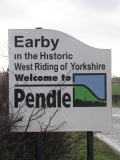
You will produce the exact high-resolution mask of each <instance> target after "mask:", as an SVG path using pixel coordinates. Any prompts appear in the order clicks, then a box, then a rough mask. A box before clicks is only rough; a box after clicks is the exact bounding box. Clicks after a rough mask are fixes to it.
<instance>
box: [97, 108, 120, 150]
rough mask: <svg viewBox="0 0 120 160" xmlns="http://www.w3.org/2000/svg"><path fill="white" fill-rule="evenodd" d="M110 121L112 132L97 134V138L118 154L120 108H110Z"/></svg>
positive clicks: (119, 148) (119, 146)
mask: <svg viewBox="0 0 120 160" xmlns="http://www.w3.org/2000/svg"><path fill="white" fill-rule="evenodd" d="M112 119H113V129H112V131H111V132H104V133H103V134H99V135H98V137H100V138H101V139H102V140H104V141H105V142H107V143H108V144H109V145H110V146H112V147H113V148H115V149H116V150H117V151H119V152H120V107H113V108H112Z"/></svg>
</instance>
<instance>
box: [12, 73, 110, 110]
mask: <svg viewBox="0 0 120 160" xmlns="http://www.w3.org/2000/svg"><path fill="white" fill-rule="evenodd" d="M47 86H48V87H51V85H47ZM59 86H60V85H59ZM61 86H65V87H72V93H71V94H70V93H62V90H55V89H54V90H51V91H50V92H49V93H48V94H47V95H45V93H36V94H32V93H27V94H25V91H24V90H22V89H15V90H14V95H15V100H14V106H15V108H18V106H19V103H21V102H22V101H25V104H26V105H27V107H29V108H33V107H36V108H39V107H48V108H56V107H62V106H64V107H66V108H69V107H106V106H107V98H106V74H73V84H62V85H61ZM28 87H29V86H28ZM36 87H37V86H36ZM40 87H43V85H41V86H40ZM72 97H73V100H72ZM72 102H73V104H71V103H72Z"/></svg>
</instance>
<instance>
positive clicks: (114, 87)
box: [112, 83, 120, 106]
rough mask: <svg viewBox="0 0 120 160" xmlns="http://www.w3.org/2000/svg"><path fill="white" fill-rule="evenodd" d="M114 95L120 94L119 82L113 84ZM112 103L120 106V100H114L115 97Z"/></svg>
mask: <svg viewBox="0 0 120 160" xmlns="http://www.w3.org/2000/svg"><path fill="white" fill-rule="evenodd" d="M112 95H120V85H119V83H114V84H113V85H112ZM112 105H113V106H120V101H119V100H117V101H114V99H113V102H112Z"/></svg>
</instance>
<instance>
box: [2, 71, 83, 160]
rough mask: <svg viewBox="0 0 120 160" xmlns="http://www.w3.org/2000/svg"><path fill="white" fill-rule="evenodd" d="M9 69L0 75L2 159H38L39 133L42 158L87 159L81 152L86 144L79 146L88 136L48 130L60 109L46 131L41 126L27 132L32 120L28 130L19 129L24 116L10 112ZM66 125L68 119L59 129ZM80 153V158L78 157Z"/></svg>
mask: <svg viewBox="0 0 120 160" xmlns="http://www.w3.org/2000/svg"><path fill="white" fill-rule="evenodd" d="M8 72H9V70H7V71H6V72H5V71H4V72H2V73H1V74H0V141H1V142H0V159H1V160H16V159H17V160H21V159H23V160H34V159H35V142H36V139H37V138H38V137H39V136H41V137H42V146H43V151H42V157H43V159H44V160H55V159H57V160H58V159H59V160H62V159H63V160H65V159H72V160H74V159H75V160H76V159H83V158H84V157H85V154H81V152H80V150H82V148H83V145H81V146H80V148H79V149H76V148H78V147H77V145H78V142H79V143H80V142H82V140H83V139H84V138H85V137H86V135H85V133H82V132H76V133H66V132H64V133H63V132H50V131H49V132H47V128H48V127H49V125H50V122H51V120H52V119H53V118H54V115H55V114H56V113H57V112H58V110H56V112H55V113H54V114H53V116H52V117H51V118H50V121H49V123H48V125H47V126H46V128H45V129H44V130H43V131H42V126H41V131H40V132H27V128H28V127H29V122H28V125H27V127H26V130H25V132H23V133H21V132H18V129H19V128H20V127H21V126H20V125H19V122H20V121H22V116H21V114H19V113H17V114H15V113H14V112H11V113H9V107H10V105H9V99H8V94H9V84H8ZM44 114H45V113H44ZM30 120H31V119H30ZM62 125H64V122H63V123H62V124H60V125H58V126H57V128H56V129H58V128H59V127H62ZM11 131H15V132H11ZM78 155H79V158H77V157H76V156H78ZM80 157H81V158H80Z"/></svg>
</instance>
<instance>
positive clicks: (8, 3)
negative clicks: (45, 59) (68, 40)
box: [0, 0, 120, 76]
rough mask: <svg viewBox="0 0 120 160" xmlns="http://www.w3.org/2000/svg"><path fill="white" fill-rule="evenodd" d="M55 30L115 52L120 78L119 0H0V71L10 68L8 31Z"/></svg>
mask: <svg viewBox="0 0 120 160" xmlns="http://www.w3.org/2000/svg"><path fill="white" fill-rule="evenodd" d="M36 27H42V28H43V29H53V30H58V31H62V32H64V33H67V34H69V35H71V36H73V37H75V38H77V39H78V40H80V41H82V42H83V43H85V44H88V45H90V46H92V47H95V48H101V49H111V50H112V73H111V76H120V0H20V1H18V0H0V67H1V68H2V69H6V68H7V66H8V57H7V56H8V29H35V28H36Z"/></svg>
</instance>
